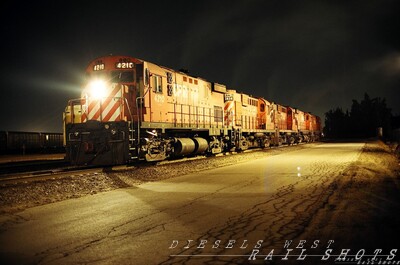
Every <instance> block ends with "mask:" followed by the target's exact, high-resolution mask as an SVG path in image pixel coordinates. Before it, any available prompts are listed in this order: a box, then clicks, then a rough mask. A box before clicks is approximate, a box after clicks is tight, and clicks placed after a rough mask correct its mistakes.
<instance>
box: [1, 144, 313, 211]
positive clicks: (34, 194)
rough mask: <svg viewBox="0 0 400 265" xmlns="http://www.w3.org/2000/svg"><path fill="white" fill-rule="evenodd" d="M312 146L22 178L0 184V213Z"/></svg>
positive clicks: (304, 145) (305, 145)
mask: <svg viewBox="0 0 400 265" xmlns="http://www.w3.org/2000/svg"><path fill="white" fill-rule="evenodd" d="M315 145H318V143H313V144H303V145H298V146H289V147H282V148H273V149H266V150H260V151H255V152H244V153H238V154H229V155H222V156H217V157H209V158H207V159H204V158H203V159H202V158H197V159H184V160H182V161H181V162H176V161H175V162H170V161H168V162H162V163H161V164H158V165H149V164H144V165H140V166H132V167H117V168H114V169H109V170H104V171H102V172H99V173H92V174H79V175H70V176H66V177H63V178H55V179H51V180H45V181H26V182H21V183H18V184H17V185H0V202H1V206H0V214H5V213H15V212H18V211H22V210H24V209H27V208H30V207H34V206H39V205H44V204H48V203H53V202H57V201H62V200H67V199H71V198H79V197H83V196H87V195H93V194H96V193H99V192H105V191H110V190H114V189H118V188H126V187H132V186H138V185H140V184H142V183H145V182H149V181H158V180H163V179H168V178H172V177H175V176H181V175H185V174H189V173H192V172H199V171H202V170H206V169H212V168H217V167H223V166H227V165H233V164H237V163H241V162H246V161H249V160H254V159H257V158H262V157H265V156H269V155H277V154H280V153H282V152H291V151H295V150H300V149H303V148H310V147H312V146H315Z"/></svg>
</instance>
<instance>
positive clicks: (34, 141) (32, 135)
mask: <svg viewBox="0 0 400 265" xmlns="http://www.w3.org/2000/svg"><path fill="white" fill-rule="evenodd" d="M64 151H65V149H64V146H63V134H62V133H47V132H20V131H0V154H25V153H55V152H64Z"/></svg>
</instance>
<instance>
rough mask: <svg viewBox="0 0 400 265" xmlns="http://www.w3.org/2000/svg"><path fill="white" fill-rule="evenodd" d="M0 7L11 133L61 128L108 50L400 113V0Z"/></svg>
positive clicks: (323, 106)
mask: <svg viewBox="0 0 400 265" xmlns="http://www.w3.org/2000/svg"><path fill="white" fill-rule="evenodd" d="M3 2H4V1H3ZM0 13H1V18H0V20H1V23H0V27H1V35H2V37H1V41H0V42H1V48H2V49H1V51H2V58H3V60H2V63H1V83H0V88H1V99H0V101H1V109H0V122H1V124H0V130H22V131H51V132H61V131H62V112H63V110H64V107H65V105H66V103H67V101H68V99H72V98H78V97H79V96H80V86H81V84H82V82H83V72H84V69H85V68H86V66H87V64H88V63H89V61H90V60H92V59H95V58H96V57H100V56H103V55H108V54H114V55H127V56H133V57H137V58H140V59H144V60H147V61H150V62H153V63H156V64H159V65H163V66H167V67H170V68H173V69H182V68H184V69H188V70H189V71H190V73H191V74H192V75H194V76H199V77H202V78H204V79H206V80H209V81H213V82H218V83H222V84H225V85H227V87H228V88H231V89H236V90H239V91H243V92H245V93H248V94H252V95H254V96H262V97H265V98H266V99H267V100H270V101H275V102H278V103H281V104H285V105H290V106H293V107H297V108H300V109H302V110H305V111H310V112H312V113H315V114H317V115H319V116H321V117H322V118H323V119H324V113H325V112H327V111H328V110H329V109H332V108H334V107H338V106H340V107H343V108H344V109H347V108H350V106H351V100H352V99H358V100H360V99H361V98H363V95H364V93H365V92H367V93H368V94H369V95H370V96H371V97H381V98H386V100H387V103H388V106H389V107H390V108H392V113H393V114H400V104H399V99H400V38H399V35H400V15H399V14H400V1H395V0H393V1H385V0H377V1H369V0H362V1H361V0H360V1H344V0H343V1H340V0H337V1H298V0H296V1H255V0H243V1H224V0H222V1H221V0H218V1H217V0H212V1H201V0H199V1H197V0H190V1H188V0H185V1H176V0H175V1H143V0H141V1H133V0H131V1H117V0H115V1H5V3H2V6H1V9H0Z"/></svg>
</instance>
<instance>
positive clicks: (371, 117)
mask: <svg viewBox="0 0 400 265" xmlns="http://www.w3.org/2000/svg"><path fill="white" fill-rule="evenodd" d="M398 120H399V117H393V116H392V112H391V109H390V108H388V107H387V105H386V100H385V99H381V98H379V97H377V98H370V96H369V95H368V94H367V93H365V94H364V98H363V99H362V100H361V101H360V102H358V101H357V100H355V99H353V103H352V105H351V110H350V112H349V111H348V110H346V111H343V109H342V108H340V107H338V108H336V109H331V110H329V111H328V112H326V113H325V127H324V134H325V136H326V137H329V138H366V137H375V136H377V131H378V128H382V131H383V136H384V137H390V136H391V135H390V134H391V131H392V128H397V127H398V126H399V125H398Z"/></svg>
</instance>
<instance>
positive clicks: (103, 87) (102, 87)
mask: <svg viewBox="0 0 400 265" xmlns="http://www.w3.org/2000/svg"><path fill="white" fill-rule="evenodd" d="M89 95H90V97H91V98H93V99H102V98H105V97H106V96H107V84H106V82H105V81H103V80H100V79H96V80H93V81H91V82H90V83H89Z"/></svg>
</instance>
